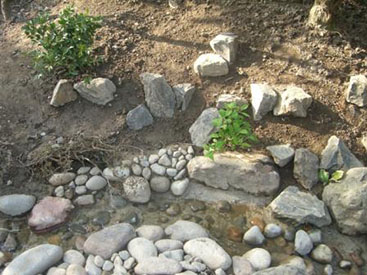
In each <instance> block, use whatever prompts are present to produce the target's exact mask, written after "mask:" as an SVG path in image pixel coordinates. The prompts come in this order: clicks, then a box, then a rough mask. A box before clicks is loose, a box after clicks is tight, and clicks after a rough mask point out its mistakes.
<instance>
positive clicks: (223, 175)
mask: <svg viewBox="0 0 367 275" xmlns="http://www.w3.org/2000/svg"><path fill="white" fill-rule="evenodd" d="M187 168H188V173H189V176H190V178H192V179H195V180H198V181H200V182H204V183H205V184H206V185H207V186H211V187H214V188H220V189H224V190H226V189H228V188H229V187H234V188H236V189H240V190H243V191H245V192H247V193H250V194H253V195H260V194H263V195H273V194H274V193H275V192H276V191H277V190H278V188H279V181H280V177H279V174H278V172H277V171H276V170H275V169H274V166H273V162H272V160H271V159H270V158H269V157H267V156H265V155H260V154H252V155H251V154H246V155H245V154H239V153H230V152H227V153H220V154H214V160H212V159H210V158H207V157H203V156H199V157H195V158H193V159H192V160H190V162H189V164H188V165H187Z"/></svg>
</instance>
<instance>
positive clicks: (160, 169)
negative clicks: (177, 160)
mask: <svg viewBox="0 0 367 275" xmlns="http://www.w3.org/2000/svg"><path fill="white" fill-rule="evenodd" d="M150 168H151V169H152V171H153V173H155V174H157V175H160V176H164V174H165V173H166V167H164V166H162V165H159V164H157V163H154V164H153V165H152V166H150Z"/></svg>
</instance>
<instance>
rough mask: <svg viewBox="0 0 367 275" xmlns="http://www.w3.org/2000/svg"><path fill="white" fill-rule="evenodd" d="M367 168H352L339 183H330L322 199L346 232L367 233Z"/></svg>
mask: <svg viewBox="0 0 367 275" xmlns="http://www.w3.org/2000/svg"><path fill="white" fill-rule="evenodd" d="M366 192H367V168H366V167H361V168H352V169H350V170H348V171H347V172H346V173H345V175H344V178H342V179H341V180H340V181H339V182H338V183H330V184H328V185H327V186H326V187H325V188H324V191H323V193H322V199H323V201H324V202H325V204H326V205H327V206H328V207H329V209H330V211H331V214H332V216H333V217H334V219H335V221H336V223H337V225H338V227H339V229H340V230H341V232H343V233H344V234H348V235H356V234H366V233H367V196H366Z"/></svg>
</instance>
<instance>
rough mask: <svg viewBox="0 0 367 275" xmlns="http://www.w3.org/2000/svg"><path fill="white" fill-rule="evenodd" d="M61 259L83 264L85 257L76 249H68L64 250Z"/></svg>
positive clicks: (69, 262) (66, 261)
mask: <svg viewBox="0 0 367 275" xmlns="http://www.w3.org/2000/svg"><path fill="white" fill-rule="evenodd" d="M63 261H64V262H65V263H68V264H77V265H81V266H84V263H85V258H84V256H83V254H82V253H80V252H79V251H78V250H73V249H71V250H68V251H66V252H65V254H64V257H63Z"/></svg>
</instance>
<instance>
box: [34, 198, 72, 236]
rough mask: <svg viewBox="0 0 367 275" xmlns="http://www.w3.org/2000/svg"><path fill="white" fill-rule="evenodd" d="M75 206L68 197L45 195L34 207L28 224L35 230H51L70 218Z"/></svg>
mask: <svg viewBox="0 0 367 275" xmlns="http://www.w3.org/2000/svg"><path fill="white" fill-rule="evenodd" d="M73 208H74V206H73V205H72V203H71V201H70V200H68V199H63V198H56V197H50V196H48V197H45V198H43V199H42V200H41V201H40V202H39V203H37V204H36V205H35V206H34V207H33V209H32V212H31V216H30V217H29V219H28V225H29V226H30V227H31V229H32V230H34V231H35V232H46V231H51V230H53V229H54V228H56V227H58V226H60V225H62V224H63V223H64V222H65V221H66V220H67V219H68V217H69V213H70V211H71V210H72V209H73Z"/></svg>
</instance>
